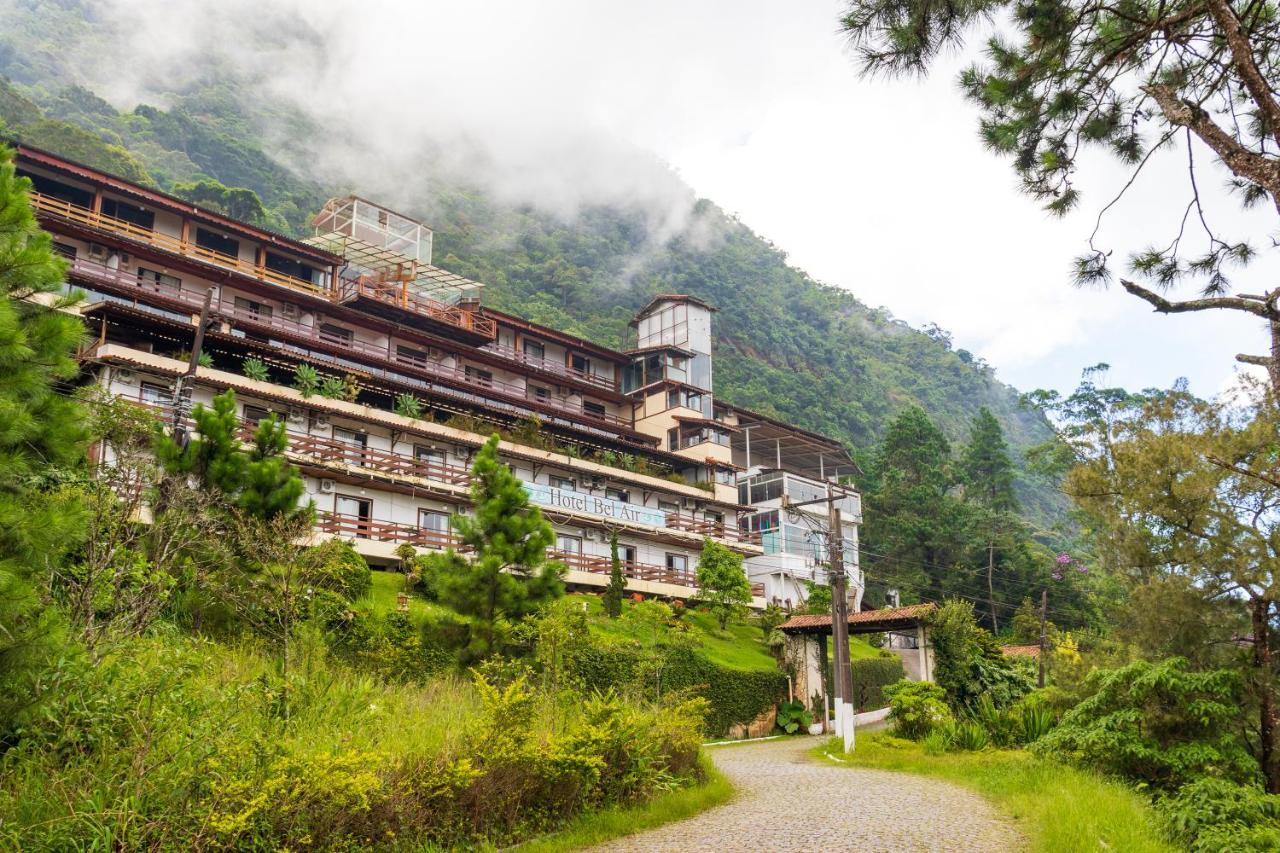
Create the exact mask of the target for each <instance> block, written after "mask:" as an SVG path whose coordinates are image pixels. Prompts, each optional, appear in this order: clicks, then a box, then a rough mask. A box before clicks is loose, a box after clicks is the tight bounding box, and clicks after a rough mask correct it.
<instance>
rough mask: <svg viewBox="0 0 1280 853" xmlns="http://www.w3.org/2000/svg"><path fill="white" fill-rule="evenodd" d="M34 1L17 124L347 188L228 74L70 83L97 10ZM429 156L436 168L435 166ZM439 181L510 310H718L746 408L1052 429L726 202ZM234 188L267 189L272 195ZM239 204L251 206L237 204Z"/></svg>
mask: <svg viewBox="0 0 1280 853" xmlns="http://www.w3.org/2000/svg"><path fill="white" fill-rule="evenodd" d="M32 8H38V9H40V10H41V11H40V12H39V13H37V12H27V13H25V14H22V15H20V16H16V20H15V23H16V24H18V26H15V27H13V28H12V29H10V30H9V31H8V32H7V33H6V34H4V35H0V75H3V76H4V77H6V78H7V80H8V82H5V83H3V84H0V123H2V124H3V127H4V132H5V133H6V134H7V135H9V136H16V137H19V138H21V139H23V140H25V141H27V142H29V143H30V144H33V145H36V146H39V147H44V148H47V149H50V150H53V151H55V152H57V153H60V154H63V155H66V156H69V157H72V158H74V159H77V160H80V161H82V162H85V163H87V164H89V165H94V166H100V167H103V168H106V169H109V170H111V171H113V172H116V173H118V174H121V175H124V176H126V177H130V178H132V179H134V180H140V181H143V182H147V183H152V184H155V185H157V186H160V187H162V188H164V189H167V190H170V191H173V192H176V193H178V194H180V195H184V196H185V197H188V198H192V199H193V200H196V201H198V202H199V203H203V204H206V205H211V206H214V207H219V206H221V207H223V208H224V209H227V210H228V212H233V213H235V214H236V215H239V216H241V217H243V218H249V219H256V220H257V221H259V222H260V223H261V224H264V225H266V226H268V227H274V228H276V229H278V230H281V231H285V232H288V233H294V234H299V233H304V232H305V229H306V220H307V216H308V215H309V214H310V213H312V212H314V211H315V210H316V209H318V206H319V205H320V203H322V202H323V200H324V199H325V198H326V197H328V195H330V194H332V193H336V192H338V191H339V190H343V189H346V188H345V187H341V186H339V185H338V181H337V180H336V179H333V178H332V177H331V176H327V175H325V174H319V173H312V174H305V175H303V174H298V173H297V172H296V171H294V170H292V169H290V168H288V167H287V165H286V164H285V163H283V162H282V161H281V160H280V159H279V158H277V157H273V156H272V154H271V153H269V150H270V149H271V146H270V144H269V143H268V141H267V140H268V138H271V139H278V138H279V137H280V136H281V134H284V135H285V136H288V135H289V134H293V138H296V139H297V140H299V146H300V147H304V148H305V146H306V144H307V142H306V140H307V139H309V138H313V136H312V134H313V133H314V132H315V130H316V128H314V127H311V126H309V125H308V121H307V119H306V118H304V117H302V116H299V115H296V114H293V113H290V112H288V111H286V110H284V109H283V108H281V109H278V110H275V109H274V108H273V107H272V106H271V105H269V104H264V103H263V102H262V101H261V100H259V101H255V102H254V103H252V104H248V103H246V101H245V99H242V98H241V97H240V92H241V91H242V89H241V88H240V85H239V84H238V83H237V82H236V81H235V80H234V78H233V76H232V75H230V74H228V77H227V78H226V79H219V80H216V81H213V83H212V85H208V84H205V85H201V86H200V87H198V88H197V89H194V90H192V91H188V92H176V93H172V94H171V95H169V96H167V97H166V100H167V102H168V108H167V109H159V108H155V107H150V106H145V105H143V106H138V107H136V108H135V109H133V110H132V111H130V112H128V113H120V112H118V111H117V110H116V109H115V108H114V107H113V106H112V105H111V104H109V103H108V102H107V101H105V100H103V99H102V98H100V97H98V96H97V95H96V94H94V93H93V92H92V91H90V90H88V89H87V88H85V87H83V86H82V85H79V82H80V81H78V80H76V79H72V77H71V73H70V71H69V70H68V68H67V66H66V65H64V63H63V62H62V61H61V59H60V57H59V55H58V52H57V51H56V50H55V49H53V48H52V47H51V45H53V44H54V43H62V42H63V41H64V40H65V39H66V34H67V33H68V32H70V31H76V30H79V31H81V32H82V36H81V38H87V37H88V36H84V35H83V32H84V30H85V27H86V26H87V25H86V24H85V21H86V20H88V19H90V18H91V15H90V14H89V13H88V11H87V10H84V9H81V8H80V7H79V4H76V3H66V4H60V5H58V6H56V7H55V8H54V10H53V11H49V8H48V6H47V5H46V4H36V6H35V7H32ZM82 12H83V13H84V14H81V13H82ZM24 30H25V32H24ZM54 31H57V32H58V40H57V41H56V42H55V40H54V36H53V32H54ZM42 45H48V46H49V47H47V48H46V47H42ZM206 83H207V81H206ZM431 167H432V164H431V163H430V162H424V163H423V170H424V172H426V173H430V172H431ZM424 186H426V187H427V189H426V190H425V191H424V193H423V194H422V196H421V197H420V198H418V199H417V201H416V203H415V205H414V206H413V209H410V210H407V211H405V212H407V213H409V214H412V215H419V216H422V217H423V218H424V219H426V220H427V221H428V222H429V224H430V225H431V226H432V227H433V228H434V229H435V232H436V238H435V240H436V242H435V261H436V263H437V264H439V265H440V266H443V267H445V268H447V269H449V270H451V271H453V272H457V273H460V274H462V275H465V276H468V277H471V278H475V279H478V280H480V281H483V282H484V283H485V284H486V285H487V286H488V287H487V289H486V291H485V299H486V301H487V303H488V304H490V305H492V306H494V307H497V308H500V309H503V310H507V311H511V312H513V313H516V314H519V315H522V316H526V317H528V318H530V319H532V320H535V321H538V322H542V323H547V324H550V325H553V326H556V327H558V328H563V329H565V330H567V331H570V332H574V333H577V334H580V335H583V336H585V337H588V338H591V339H594V340H597V341H600V342H603V343H606V344H612V345H621V344H623V343H624V342H625V335H626V331H627V321H628V320H629V319H630V318H631V316H632V315H633V314H634V312H635V310H636V309H637V308H639V307H640V306H641V305H643V304H644V303H645V302H646V301H647V300H648V298H649V297H650V296H652V295H653V294H654V293H658V292H672V291H675V292H684V293H690V294H694V295H697V296H700V297H702V298H704V299H707V300H708V301H710V302H711V303H713V304H715V305H716V306H718V307H719V308H720V309H721V310H720V313H719V314H717V315H716V326H715V329H716V332H717V336H718V347H719V348H718V352H717V375H716V390H717V394H718V395H719V396H721V397H722V398H724V399H726V400H729V401H731V402H736V403H738V404H740V405H743V406H746V407H749V408H753V409H757V410H759V411H762V412H765V413H768V414H775V415H778V416H781V417H784V418H786V419H788V420H790V421H792V422H794V423H797V424H799V425H801V426H804V427H808V428H810V429H814V430H817V431H821V432H824V433H827V434H831V435H834V436H838V437H840V438H842V439H844V440H846V441H847V442H848V443H849V444H850V445H851V446H852V447H853V448H855V450H857V451H859V452H865V451H866V450H868V449H869V448H870V447H871V445H872V444H873V442H875V441H876V440H878V439H879V438H880V437H881V436H882V435H883V433H884V430H885V427H886V426H887V424H888V422H889V420H890V418H891V417H892V415H894V414H895V413H897V412H899V411H901V410H902V409H903V408H905V407H906V406H908V405H909V404H912V403H916V404H919V405H920V406H921V407H922V408H924V409H925V411H926V412H928V413H929V415H930V416H931V418H932V419H933V420H934V421H935V422H936V423H937V424H938V425H939V426H940V427H941V428H942V430H943V432H944V433H945V434H946V435H947V436H948V437H949V438H950V439H952V440H953V441H959V440H962V439H963V438H964V436H965V435H966V430H967V428H968V425H969V423H970V421H971V420H972V418H973V416H974V415H975V414H976V413H977V412H978V410H979V409H980V408H981V407H983V406H985V407H987V408H989V409H990V410H991V411H992V412H993V413H995V415H996V417H997V419H998V420H999V421H1000V423H1001V425H1002V427H1003V428H1004V431H1005V434H1006V435H1007V437H1008V439H1009V442H1010V444H1011V445H1012V447H1013V448H1014V449H1015V450H1021V449H1025V448H1026V447H1028V446H1030V445H1032V444H1036V443H1039V442H1041V441H1043V440H1045V439H1046V438H1047V437H1048V435H1049V433H1048V429H1047V426H1046V424H1045V423H1044V421H1043V420H1042V419H1041V417H1040V416H1039V415H1038V414H1034V413H1031V412H1028V411H1024V410H1022V409H1020V408H1019V406H1018V394H1017V392H1016V391H1015V390H1014V389H1012V388H1010V387H1009V386H1006V385H1004V384H1002V383H1000V382H999V381H998V380H997V379H996V378H995V376H994V374H993V371H992V370H991V369H990V368H989V367H987V366H986V365H985V364H983V363H982V362H981V361H980V360H978V359H975V358H974V357H973V356H971V355H970V354H969V353H968V352H966V351H964V350H957V349H953V348H952V347H951V345H950V341H949V340H948V338H947V336H946V334H945V332H942V331H940V330H938V329H936V328H931V329H930V331H929V333H925V332H922V331H919V330H915V329H912V328H910V327H909V326H908V325H906V324H905V323H903V322H902V321H899V320H895V319H894V318H893V317H892V316H891V315H890V314H889V313H888V312H887V311H886V310H884V309H875V308H871V307H869V306H866V305H863V304H862V303H860V302H859V301H858V300H857V298H856V296H855V295H854V294H853V293H851V292H849V291H846V290H843V289H840V288H836V287H831V286H826V285H823V284H820V283H818V282H816V281H814V280H813V279H811V278H810V277H809V276H808V275H806V274H805V273H804V272H802V271H800V270H797V269H795V268H794V267H792V266H789V265H788V263H787V260H786V256H785V254H784V253H783V252H782V251H780V250H779V249H778V248H777V247H775V246H773V245H771V244H770V243H769V242H768V241H767V240H766V239H764V238H762V237H761V236H759V235H756V234H754V233H753V232H752V231H751V230H750V229H749V228H747V227H746V226H744V225H743V224H742V223H740V222H738V221H736V220H734V219H733V218H732V217H730V216H728V215H726V214H725V213H724V212H723V211H722V210H720V209H719V208H718V207H716V205H715V204H714V203H713V202H711V201H708V200H698V201H696V202H695V203H694V210H693V212H692V214H691V216H690V217H689V218H690V221H692V222H694V223H695V224H696V226H697V227H696V229H686V230H685V231H682V232H680V233H678V234H677V235H676V236H674V237H671V238H669V239H655V235H654V234H653V233H652V230H651V225H650V224H649V223H650V220H648V219H647V218H646V216H645V212H644V211H643V210H641V209H640V208H639V207H638V206H632V205H629V204H627V203H626V202H625V201H624V202H619V203H618V204H616V205H610V206H603V205H596V206H592V207H587V208H583V209H581V210H579V211H578V212H577V215H576V216H575V217H574V218H572V219H571V220H566V219H565V218H564V217H557V216H553V215H551V214H548V213H545V212H542V211H541V210H539V209H535V208H533V207H527V206H525V207H520V206H514V205H510V204H505V203H501V202H499V201H496V200H495V199H494V198H492V197H491V196H489V195H487V194H485V193H484V192H482V191H481V190H478V189H476V188H474V187H471V186H466V185H464V184H462V183H460V182H459V181H458V180H456V179H444V178H434V179H432V180H429V181H426V182H424ZM228 187H232V188H234V187H246V188H249V189H251V190H253V191H254V192H255V193H256V194H257V196H258V197H259V198H260V199H261V207H260V208H259V207H257V206H256V199H250V203H249V204H248V205H246V204H245V203H244V201H245V199H244V198H243V197H239V198H235V197H233V196H232V195H230V194H228V193H227V191H226V188H228ZM233 201H234V202H236V204H237V205H238V206H237V207H236V209H235V210H230V209H229V208H230V207H231V205H232V202H233ZM693 234H696V236H691V235H693ZM855 286H856V283H855ZM1019 493H1020V497H1021V498H1022V502H1023V505H1024V507H1025V508H1026V511H1027V512H1028V514H1029V515H1031V516H1032V517H1033V518H1035V519H1036V520H1037V521H1040V522H1042V523H1045V522H1050V521H1052V520H1053V519H1054V517H1055V516H1056V515H1057V510H1058V509H1059V508H1060V503H1059V501H1060V499H1059V497H1058V495H1057V494H1056V492H1054V491H1053V490H1052V489H1045V488H1040V487H1037V486H1036V485H1034V484H1033V483H1031V482H1030V481H1029V480H1028V479H1027V478H1026V477H1025V476H1023V477H1021V482H1020V485H1019Z"/></svg>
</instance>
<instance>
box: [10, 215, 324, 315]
mask: <svg viewBox="0 0 1280 853" xmlns="http://www.w3.org/2000/svg"><path fill="white" fill-rule="evenodd" d="M30 196H31V204H32V206H34V207H35V209H36V211H37V212H38V213H40V214H41V215H43V216H46V217H51V218H54V219H59V220H62V221H64V222H70V223H73V224H75V225H79V226H81V227H83V228H91V229H93V230H95V231H105V232H106V233H108V234H113V235H115V236H117V237H122V238H124V239H126V240H129V241H132V242H134V243H143V244H145V245H147V246H151V247H152V248H155V249H160V250H161V251H164V252H171V253H173V254H175V255H181V256H182V257H184V258H190V259H191V260H195V261H200V262H201V263H205V264H209V265H211V266H215V267H218V268H219V269H224V270H228V271H230V272H234V273H238V274H240V275H243V276H247V277H248V278H252V279H256V280H258V281H260V282H263V283H264V284H273V285H277V286H279V287H286V288H289V289H290V290H296V291H299V292H301V293H306V294H308V295H311V296H324V290H323V289H322V288H319V287H317V286H316V285H314V284H312V283H311V282H309V281H303V280H302V279H300V278H294V277H293V276H291V275H285V274H284V273H278V272H276V271H275V270H269V269H267V268H266V267H260V266H257V265H255V264H251V263H249V262H248V261H245V260H241V259H240V258H235V257H232V256H231V255H224V254H222V253H221V252H215V251H213V250H212V249H206V248H205V247H203V246H199V245H196V244H195V243H192V242H191V241H189V240H183V239H180V238H178V237H172V236H170V235H168V234H161V233H160V232H158V231H153V230H151V229H149V228H143V227H142V226H140V225H135V224H134V223H132V222H126V221H124V220H123V219H115V218H114V217H111V216H106V215H104V214H102V213H95V212H94V211H92V210H90V209H89V208H87V207H81V206H80V205H77V204H72V203H71V202H68V201H63V200H62V199H59V198H53V197H52V196H47V195H42V194H41V193H38V192H32V193H30Z"/></svg>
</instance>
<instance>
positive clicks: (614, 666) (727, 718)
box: [570, 646, 787, 737]
mask: <svg viewBox="0 0 1280 853" xmlns="http://www.w3.org/2000/svg"><path fill="white" fill-rule="evenodd" d="M570 668H571V670H572V671H573V673H574V674H575V675H576V676H577V677H578V678H580V679H581V680H582V681H583V683H584V685H585V686H586V687H587V688H588V689H594V690H608V689H611V688H612V689H615V690H618V691H620V692H626V691H629V690H634V689H636V688H637V687H640V688H641V689H644V690H645V691H647V692H649V693H650V695H657V694H658V693H659V692H661V693H662V694H667V693H670V692H673V691H679V690H689V691H690V692H691V693H692V694H693V695H696V696H701V697H703V698H705V699H706V700H707V701H708V702H710V703H711V711H710V713H709V714H707V734H708V735H709V736H711V737H719V736H722V735H724V734H725V733H727V732H728V731H729V728H730V727H731V726H733V725H736V724H746V723H749V722H751V721H752V720H754V719H755V718H756V717H758V716H760V714H761V713H762V712H764V711H766V710H768V709H769V708H772V707H773V706H774V705H775V704H777V703H778V701H779V700H781V699H782V698H783V697H784V696H785V695H786V690H787V677H786V675H784V674H783V673H781V672H766V671H759V670H740V669H730V668H729V667H725V666H721V665H719V664H717V663H713V662H711V661H710V660H708V659H707V658H706V657H704V656H703V655H702V654H700V653H698V652H697V651H694V650H692V649H682V648H674V649H663V650H661V651H657V652H649V651H644V650H641V649H635V648H627V647H621V646H592V647H591V648H587V649H584V650H582V651H581V652H579V653H577V654H576V655H575V657H574V659H573V660H572V661H571V662H570Z"/></svg>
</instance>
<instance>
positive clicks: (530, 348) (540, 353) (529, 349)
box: [523, 338, 547, 361]
mask: <svg viewBox="0 0 1280 853" xmlns="http://www.w3.org/2000/svg"><path fill="white" fill-rule="evenodd" d="M523 347H524V354H525V356H527V357H528V358H531V359H535V360H537V361H541V360H542V359H544V358H546V357H547V348H546V347H544V346H543V345H542V344H541V343H540V342H538V341H531V340H529V339H528V338H525V339H524V342H523Z"/></svg>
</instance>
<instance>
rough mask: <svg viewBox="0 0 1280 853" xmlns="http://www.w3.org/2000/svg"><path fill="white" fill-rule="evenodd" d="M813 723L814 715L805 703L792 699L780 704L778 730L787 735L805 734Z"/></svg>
mask: <svg viewBox="0 0 1280 853" xmlns="http://www.w3.org/2000/svg"><path fill="white" fill-rule="evenodd" d="M812 723H813V714H811V713H809V709H808V708H806V707H805V706H804V703H803V702H801V701H799V700H796V699H792V700H791V701H789V702H780V703H778V728H780V729H782V730H783V731H784V732H786V733H787V734H789V735H794V734H804V733H805V730H806V729H808V728H809V726H810V725H811V724H812Z"/></svg>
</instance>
